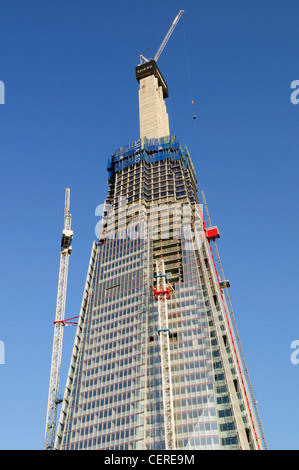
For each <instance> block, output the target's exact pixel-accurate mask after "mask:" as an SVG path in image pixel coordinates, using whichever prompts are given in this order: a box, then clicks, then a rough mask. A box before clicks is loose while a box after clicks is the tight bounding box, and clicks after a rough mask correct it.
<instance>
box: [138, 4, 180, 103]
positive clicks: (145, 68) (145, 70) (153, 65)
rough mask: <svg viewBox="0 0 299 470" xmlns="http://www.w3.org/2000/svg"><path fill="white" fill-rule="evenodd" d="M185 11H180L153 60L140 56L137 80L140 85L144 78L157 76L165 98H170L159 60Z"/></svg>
mask: <svg viewBox="0 0 299 470" xmlns="http://www.w3.org/2000/svg"><path fill="white" fill-rule="evenodd" d="M183 13H184V10H180V11H179V13H178V14H177V16H176V17H175V19H174V20H173V23H172V25H171V26H170V28H169V30H168V32H167V34H166V36H165V38H164V39H163V41H162V43H161V46H160V47H159V49H158V50H157V52H156V55H155V57H154V58H153V59H147V58H146V57H144V56H143V55H140V64H139V65H138V66H137V67H136V79H137V81H138V82H139V83H140V80H141V79H142V78H145V77H148V76H149V75H155V76H156V77H157V79H158V84H159V86H161V87H162V90H163V98H167V97H168V88H167V84H166V82H165V80H164V78H163V76H162V74H161V72H160V70H159V68H158V65H157V60H158V59H159V57H160V55H161V53H162V51H163V49H164V48H165V46H166V44H167V42H168V41H169V38H170V36H171V35H172V33H173V31H174V29H175V27H176V25H177V24H178V22H179V20H180V18H181V16H182V14H183Z"/></svg>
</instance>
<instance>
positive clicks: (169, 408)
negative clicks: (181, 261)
mask: <svg viewBox="0 0 299 470" xmlns="http://www.w3.org/2000/svg"><path fill="white" fill-rule="evenodd" d="M156 272H157V274H156V276H155V278H156V286H155V287H154V288H152V290H153V294H154V296H155V299H156V300H157V301H158V314H159V328H158V334H159V339H160V351H161V369H162V396H163V411H164V429H165V449H166V450H175V428H174V414H173V397H172V383H171V364H170V350H169V338H170V336H171V332H170V329H169V327H168V312H167V300H168V299H169V298H170V290H171V288H170V286H169V285H168V284H167V277H166V274H165V267H164V261H163V259H162V258H161V259H160V260H157V262H156Z"/></svg>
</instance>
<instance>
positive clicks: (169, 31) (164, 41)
mask: <svg viewBox="0 0 299 470" xmlns="http://www.w3.org/2000/svg"><path fill="white" fill-rule="evenodd" d="M183 13H184V10H180V11H179V13H178V14H177V16H176V17H175V19H174V20H173V22H172V25H171V26H170V28H169V30H168V32H167V34H166V36H165V38H164V39H163V41H162V43H161V46H160V47H159V49H158V50H157V52H156V55H155V57H154V58H153V59H152V60H154V61H155V62H157V60H158V59H159V57H160V55H161V53H162V52H163V49H164V47H165V46H166V44H167V42H168V40H169V38H170V36H171V35H172V33H173V31H174V29H175V27H176V25H177V24H178V22H179V20H180V18H181V16H182V14H183ZM144 62H149V59H147V58H146V57H144V56H143V55H140V64H142V63H144Z"/></svg>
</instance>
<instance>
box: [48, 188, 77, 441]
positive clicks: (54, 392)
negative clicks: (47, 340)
mask: <svg viewBox="0 0 299 470" xmlns="http://www.w3.org/2000/svg"><path fill="white" fill-rule="evenodd" d="M69 209H70V189H69V188H66V190H65V209H64V228H63V231H62V238H61V250H60V267H59V280H58V291H57V301H56V314H55V321H54V339H53V350H52V362H51V373H50V385H49V395H48V409H47V419H46V431H45V441H44V449H45V450H52V449H53V447H54V441H55V431H56V418H57V405H58V403H59V398H58V392H59V379H60V367H61V355H62V342H63V329H64V325H65V320H64V314H65V302H66V288H67V278H68V266H69V257H70V254H71V252H72V246H71V243H72V239H73V231H72V230H71V218H72V216H71V214H70V211H69Z"/></svg>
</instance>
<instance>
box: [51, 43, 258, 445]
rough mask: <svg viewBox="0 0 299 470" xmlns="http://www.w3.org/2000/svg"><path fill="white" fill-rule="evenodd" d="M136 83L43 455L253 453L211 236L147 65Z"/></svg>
mask: <svg viewBox="0 0 299 470" xmlns="http://www.w3.org/2000/svg"><path fill="white" fill-rule="evenodd" d="M168 37H169V35H168ZM168 37H167V40H168ZM164 45H165V44H164ZM141 57H142V56H141ZM136 78H137V80H138V82H139V115H140V138H139V139H138V140H137V141H135V142H133V143H132V144H129V145H127V146H125V147H122V148H120V149H118V150H117V151H115V152H114V153H113V155H111V157H110V158H109V159H108V166H107V170H108V185H109V188H108V195H107V198H106V201H105V204H104V209H103V217H102V223H101V228H100V231H99V237H98V240H97V242H95V243H94V244H93V246H92V250H91V257H90V262H89V267H88V273H87V279H86V284H85V289H84V294H83V300H82V306H81V310H80V315H79V321H78V326H77V331H76V336H75V341H74V347H73V352H72V357H71V363H70V368H69V373H68V378H67V383H66V387H65V391H64V398H63V402H62V408H61V412H60V417H59V422H58V429H57V435H56V441H55V449H61V450H73V449H74V450H77V449H78V450H80V449H82V450H84V449H87V450H95V449H113V450H135V449H136V450H138V449H139V450H158V449H161V450H162V449H168V450H172V449H176V450H201V449H215V450H216V449H220V450H221V449H224V450H230V449H232V450H233V449H243V450H246V449H263V448H265V447H266V444H265V440H264V436H263V431H262V427H261V423H260V419H259V415H258V411H257V408H256V402H255V399H254V396H253V392H252V387H251V384H250V380H249V376H248V371H247V368H246V364H245V361H244V355H243V352H242V348H241V345H240V341H239V337H238V333H237V330H236V325H235V320H234V315H233V311H232V307H231V302H230V299H229V296H228V288H229V282H228V281H227V280H226V279H225V278H224V274H223V270H222V266H221V262H220V258H219V252H218V248H217V244H216V243H217V242H216V239H217V238H219V232H218V228H217V227H213V226H211V224H210V218H209V214H208V211H207V206H206V203H205V200H204V194H203V193H202V197H203V203H204V204H203V205H201V204H200V199H199V193H198V190H197V180H196V174H195V170H194V167H193V164H192V160H191V157H190V155H189V152H188V149H187V147H186V146H185V145H182V144H181V143H180V142H179V140H178V139H177V138H176V137H175V136H172V135H171V134H170V131H169V121H168V115H167V110H166V106H165V99H166V98H167V97H168V88H167V84H166V82H165V80H164V78H163V76H162V74H161V72H160V70H159V68H158V66H157V56H156V57H155V59H154V60H150V61H148V60H147V59H145V58H143V57H142V60H141V64H140V65H139V66H138V67H136ZM217 264H218V266H219V268H218V271H220V272H217V269H216V265H217Z"/></svg>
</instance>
